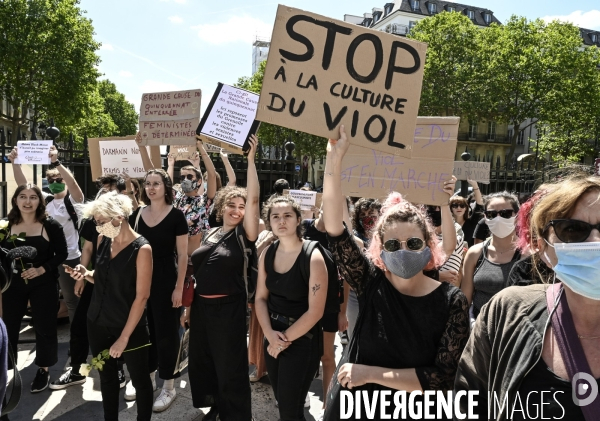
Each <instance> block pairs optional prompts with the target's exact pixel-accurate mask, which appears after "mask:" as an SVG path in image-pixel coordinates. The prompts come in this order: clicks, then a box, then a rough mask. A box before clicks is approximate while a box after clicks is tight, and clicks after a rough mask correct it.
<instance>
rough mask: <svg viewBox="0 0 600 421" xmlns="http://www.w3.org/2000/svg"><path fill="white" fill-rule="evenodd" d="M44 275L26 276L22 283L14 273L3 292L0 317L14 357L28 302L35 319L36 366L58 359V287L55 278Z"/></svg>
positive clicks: (49, 364)
mask: <svg viewBox="0 0 600 421" xmlns="http://www.w3.org/2000/svg"><path fill="white" fill-rule="evenodd" d="M46 275H47V274H44V275H42V276H39V277H37V278H34V279H29V281H28V283H27V284H25V281H24V280H23V279H22V278H21V276H20V274H18V275H17V274H15V276H13V280H12V283H11V284H10V287H9V288H8V290H6V292H4V293H3V294H2V308H3V312H4V317H3V319H4V323H5V324H6V331H7V333H8V340H9V341H10V346H11V347H12V350H13V353H14V355H15V357H16V356H17V355H18V352H17V350H18V342H19V332H20V331H21V321H22V320H23V316H25V312H26V311H27V302H28V301H29V302H30V303H31V310H32V312H33V317H34V319H35V320H34V324H33V328H34V330H35V350H36V356H35V361H34V364H35V365H37V366H38V367H51V366H53V365H54V364H56V362H57V361H58V336H57V332H56V314H57V312H58V286H57V282H56V280H55V279H51V278H50V276H46ZM48 275H49V274H48ZM9 364H10V363H9ZM11 368H12V367H11Z"/></svg>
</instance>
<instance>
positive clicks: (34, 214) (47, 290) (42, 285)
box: [0, 184, 68, 393]
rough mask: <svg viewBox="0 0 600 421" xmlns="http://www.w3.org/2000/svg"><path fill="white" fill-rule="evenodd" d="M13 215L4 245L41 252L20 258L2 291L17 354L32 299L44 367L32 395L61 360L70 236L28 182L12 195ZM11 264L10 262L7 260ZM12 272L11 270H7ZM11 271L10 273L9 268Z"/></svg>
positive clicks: (40, 364)
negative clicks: (63, 280)
mask: <svg viewBox="0 0 600 421" xmlns="http://www.w3.org/2000/svg"><path fill="white" fill-rule="evenodd" d="M11 203H12V209H11V211H10V212H9V214H8V226H7V227H6V231H7V233H8V235H7V236H6V238H4V239H3V241H2V242H1V243H0V244H1V246H2V247H3V248H4V249H6V250H10V249H13V248H15V247H20V246H30V247H34V248H35V249H36V250H37V256H36V257H35V258H33V259H26V258H23V259H20V261H15V265H14V270H16V271H17V273H12V282H11V284H10V287H9V288H8V290H6V291H5V292H4V293H3V294H2V307H3V309H4V316H3V318H4V323H5V324H6V330H7V332H8V339H9V341H10V346H11V347H12V350H13V353H14V355H17V343H18V342H19V332H20V330H21V320H22V319H23V316H25V312H26V311H27V303H28V302H29V303H30V304H31V310H32V311H33V316H34V317H35V325H34V329H35V349H36V355H35V361H34V364H35V365H37V366H38V367H39V368H38V370H37V373H36V376H35V379H34V380H33V383H31V393H37V392H41V391H42V390H44V389H46V388H47V387H48V384H49V382H50V375H49V374H48V367H51V366H53V365H54V364H56V362H57V361H58V355H57V351H58V337H57V332H56V310H57V307H56V303H57V302H58V289H57V287H56V282H57V279H58V266H59V265H60V264H61V263H62V262H64V260H65V259H66V258H67V255H68V252H67V240H66V239H65V234H64V232H63V229H62V226H61V225H60V224H59V223H58V222H56V221H55V220H53V219H52V218H50V217H48V216H47V215H46V206H45V202H44V199H43V197H42V191H41V190H40V188H39V187H37V186H34V185H30V184H26V185H22V186H19V187H17V190H16V191H15V194H14V195H13V197H12V199H11ZM20 233H25V241H8V237H9V236H10V235H13V234H17V235H18V234H20ZM6 263H9V262H6ZM6 269H8V270H10V268H6ZM7 273H8V274H9V272H8V271H7Z"/></svg>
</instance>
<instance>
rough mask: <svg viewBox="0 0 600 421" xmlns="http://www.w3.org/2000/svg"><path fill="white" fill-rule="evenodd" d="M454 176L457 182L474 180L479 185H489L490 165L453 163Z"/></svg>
mask: <svg viewBox="0 0 600 421" xmlns="http://www.w3.org/2000/svg"><path fill="white" fill-rule="evenodd" d="M454 175H455V176H456V179H457V180H474V181H477V182H478V183H481V184H490V163H489V162H477V161H454Z"/></svg>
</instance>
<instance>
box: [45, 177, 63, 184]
mask: <svg viewBox="0 0 600 421" xmlns="http://www.w3.org/2000/svg"><path fill="white" fill-rule="evenodd" d="M62 182H63V179H62V178H49V179H48V184H53V183H62Z"/></svg>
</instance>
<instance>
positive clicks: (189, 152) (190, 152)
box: [169, 145, 208, 161]
mask: <svg viewBox="0 0 600 421" xmlns="http://www.w3.org/2000/svg"><path fill="white" fill-rule="evenodd" d="M207 150H208V149H207ZM197 153H198V150H197V149H196V146H195V145H194V146H192V145H171V148H170V149H169V154H173V155H175V161H190V160H191V159H192V157H193V156H194V154H197Z"/></svg>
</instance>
